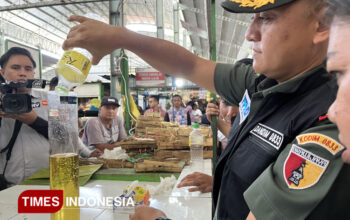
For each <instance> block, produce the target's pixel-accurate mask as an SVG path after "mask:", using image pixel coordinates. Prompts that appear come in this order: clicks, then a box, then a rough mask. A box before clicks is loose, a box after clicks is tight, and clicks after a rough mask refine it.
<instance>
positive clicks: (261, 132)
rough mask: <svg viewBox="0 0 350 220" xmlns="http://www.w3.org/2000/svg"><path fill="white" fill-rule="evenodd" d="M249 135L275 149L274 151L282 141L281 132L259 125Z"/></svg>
mask: <svg viewBox="0 0 350 220" xmlns="http://www.w3.org/2000/svg"><path fill="white" fill-rule="evenodd" d="M250 133H251V134H253V135H254V136H256V137H258V138H260V139H261V140H263V141H265V142H266V143H268V144H269V145H271V146H272V147H274V148H276V150H279V149H280V147H281V145H282V142H283V139H284V135H283V134H282V133H281V132H279V131H276V130H274V129H272V128H270V127H268V126H266V125H264V124H261V123H259V124H257V125H256V126H255V127H254V128H253V130H251V131H250Z"/></svg>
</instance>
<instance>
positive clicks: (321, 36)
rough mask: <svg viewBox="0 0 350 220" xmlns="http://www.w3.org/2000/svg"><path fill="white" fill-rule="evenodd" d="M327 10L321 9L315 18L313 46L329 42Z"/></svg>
mask: <svg viewBox="0 0 350 220" xmlns="http://www.w3.org/2000/svg"><path fill="white" fill-rule="evenodd" d="M326 11H327V8H324V9H322V11H320V12H319V15H318V16H317V23H316V28H315V29H316V33H315V36H314V39H313V42H314V44H319V43H322V42H325V41H328V40H329V32H330V25H329V24H328V22H327V19H326V15H325V14H326Z"/></svg>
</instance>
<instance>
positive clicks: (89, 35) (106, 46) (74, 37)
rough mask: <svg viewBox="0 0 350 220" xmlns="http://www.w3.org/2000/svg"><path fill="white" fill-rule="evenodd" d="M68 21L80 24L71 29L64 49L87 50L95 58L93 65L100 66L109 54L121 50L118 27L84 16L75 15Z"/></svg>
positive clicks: (121, 34)
mask: <svg viewBox="0 0 350 220" xmlns="http://www.w3.org/2000/svg"><path fill="white" fill-rule="evenodd" d="M68 21H71V22H72V21H77V22H79V23H80V24H78V25H76V26H74V27H73V28H71V30H70V31H69V33H68V35H67V39H66V40H65V41H64V43H63V49H64V50H67V49H69V48H73V47H81V48H85V49H87V50H88V51H89V52H90V53H91V54H92V56H93V58H92V64H94V65H95V64H98V63H99V62H100V60H101V59H102V58H103V57H104V56H105V55H107V54H110V53H112V52H113V51H114V50H115V49H117V48H119V47H120V45H116V44H118V42H120V39H119V37H118V35H119V36H123V35H124V34H123V33H120V34H119V31H117V30H118V29H121V30H125V29H123V28H120V27H119V28H118V27H116V26H112V25H108V24H106V23H103V22H100V21H96V20H93V19H89V18H86V17H83V16H78V15H73V16H71V17H69V18H68Z"/></svg>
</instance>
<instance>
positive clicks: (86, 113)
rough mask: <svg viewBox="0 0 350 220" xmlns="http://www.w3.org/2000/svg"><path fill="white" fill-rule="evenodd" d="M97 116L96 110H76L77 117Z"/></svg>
mask: <svg viewBox="0 0 350 220" xmlns="http://www.w3.org/2000/svg"><path fill="white" fill-rule="evenodd" d="M97 116H98V111H90V110H88V111H83V110H78V117H79V118H81V117H97Z"/></svg>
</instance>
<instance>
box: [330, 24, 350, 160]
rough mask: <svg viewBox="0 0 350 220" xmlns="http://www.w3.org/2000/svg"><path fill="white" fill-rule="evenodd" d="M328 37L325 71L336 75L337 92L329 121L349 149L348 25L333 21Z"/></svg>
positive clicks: (349, 53)
mask: <svg viewBox="0 0 350 220" xmlns="http://www.w3.org/2000/svg"><path fill="white" fill-rule="evenodd" d="M330 36H331V37H330V42H329V47H328V60H327V69H328V71H329V72H330V73H335V74H337V77H338V85H339V90H338V94H337V98H336V100H335V101H334V103H333V104H332V105H331V107H330V109H329V112H328V113H329V119H330V120H331V121H333V122H334V123H336V124H337V126H338V128H339V131H340V134H339V139H340V141H341V142H342V143H343V144H344V145H346V146H347V147H348V148H350V95H349V94H350V44H349V43H348V42H349V39H350V25H349V24H345V23H342V22H341V21H340V20H338V19H335V21H334V24H333V25H332V28H331V35H330ZM343 156H344V155H343Z"/></svg>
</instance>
